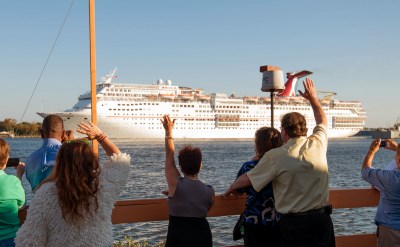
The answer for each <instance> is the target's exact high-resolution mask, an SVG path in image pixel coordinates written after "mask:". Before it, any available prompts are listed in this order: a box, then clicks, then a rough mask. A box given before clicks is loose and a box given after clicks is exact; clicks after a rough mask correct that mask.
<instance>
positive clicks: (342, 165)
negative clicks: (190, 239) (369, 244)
mask: <svg viewBox="0 0 400 247" xmlns="http://www.w3.org/2000/svg"><path fill="white" fill-rule="evenodd" d="M163 141H164V140H158V141H154V140H117V141H116V144H117V146H118V147H119V148H120V149H121V151H122V152H126V153H129V154H130V155H131V157H132V169H131V172H130V174H129V180H128V183H127V185H126V187H125V189H124V191H123V192H122V193H121V195H120V199H139V198H160V197H163V195H162V194H161V191H163V190H165V189H166V180H165V178H164V172H163V167H164V163H163V162H164V160H165V158H164V155H165V154H164V142H163ZM371 141H372V140H371V139H369V138H346V139H331V140H329V146H328V164H329V178H330V188H354V187H368V186H369V184H368V183H366V182H364V181H363V180H362V179H361V175H360V167H361V163H362V162H363V159H364V155H365V153H366V152H367V150H368V147H369V145H370V143H371ZM7 142H8V143H9V144H10V147H11V155H10V157H20V158H21V160H22V161H25V159H26V157H27V156H28V155H29V154H30V153H32V152H33V151H34V150H36V149H37V148H39V147H40V145H41V139H35V138H32V139H18V138H15V139H7ZM175 144H176V150H179V149H180V148H181V147H182V146H183V145H186V144H191V145H193V146H197V147H200V148H201V150H202V152H203V170H202V171H201V172H200V176H199V177H200V179H201V180H202V181H204V182H205V183H207V184H211V185H212V186H213V187H214V189H215V191H216V193H217V194H220V193H222V192H224V191H225V189H226V188H227V187H228V186H229V185H230V184H231V183H232V181H234V179H235V177H236V174H237V172H238V170H239V168H240V167H241V165H242V163H243V162H245V161H247V160H249V159H251V157H252V156H253V155H254V145H253V142H252V140H223V141H219V140H196V141H194V140H176V141H175ZM100 157H101V159H104V153H103V152H102V150H100ZM393 158H394V152H393V151H388V150H380V151H379V152H378V153H377V155H376V156H375V159H374V166H375V167H377V168H382V167H384V166H385V165H386V164H387V163H388V162H390V161H391V160H392V159H393ZM6 172H7V173H15V171H14V170H13V168H11V169H10V168H7V170H6ZM23 184H24V187H25V189H26V193H27V201H28V203H29V201H30V198H31V193H30V186H29V184H28V182H27V181H26V180H25V177H24V181H23ZM375 211H376V208H360V209H336V210H334V212H333V215H332V218H333V221H334V227H335V232H336V235H347V234H360V233H372V232H374V231H375V225H374V223H373V219H374V215H375ZM236 219H237V217H236V216H225V217H215V218H209V222H210V226H211V229H212V233H213V241H214V246H227V245H235V244H239V243H238V242H235V241H233V240H232V228H233V226H234V224H235V222H236ZM166 230H167V222H166V221H161V222H145V223H133V224H119V225H114V237H115V239H116V240H122V239H123V238H124V236H130V237H132V238H133V239H134V240H147V241H148V242H149V243H150V244H156V243H158V242H159V241H162V240H164V239H165V235H166Z"/></svg>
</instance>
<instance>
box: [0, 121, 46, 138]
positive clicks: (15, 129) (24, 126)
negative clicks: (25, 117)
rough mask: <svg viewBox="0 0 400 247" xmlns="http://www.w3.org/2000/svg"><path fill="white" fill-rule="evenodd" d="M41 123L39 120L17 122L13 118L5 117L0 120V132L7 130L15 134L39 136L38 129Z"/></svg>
mask: <svg viewBox="0 0 400 247" xmlns="http://www.w3.org/2000/svg"><path fill="white" fill-rule="evenodd" d="M41 126H42V123H39V122H32V123H28V122H22V123H17V120H15V119H13V118H6V119H4V120H3V121H0V132H1V131H7V132H9V133H11V134H14V135H15V136H39V135H40V133H39V130H40V128H41Z"/></svg>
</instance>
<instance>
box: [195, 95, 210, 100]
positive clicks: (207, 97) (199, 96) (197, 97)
mask: <svg viewBox="0 0 400 247" xmlns="http://www.w3.org/2000/svg"><path fill="white" fill-rule="evenodd" d="M196 99H198V100H210V99H211V96H210V95H196Z"/></svg>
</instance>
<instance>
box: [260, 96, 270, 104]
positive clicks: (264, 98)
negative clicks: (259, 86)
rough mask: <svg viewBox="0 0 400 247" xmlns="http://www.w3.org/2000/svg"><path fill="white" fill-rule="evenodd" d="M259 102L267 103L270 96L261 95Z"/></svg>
mask: <svg viewBox="0 0 400 247" xmlns="http://www.w3.org/2000/svg"><path fill="white" fill-rule="evenodd" d="M259 101H260V103H269V102H271V98H270V97H261V98H259Z"/></svg>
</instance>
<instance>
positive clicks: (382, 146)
mask: <svg viewBox="0 0 400 247" xmlns="http://www.w3.org/2000/svg"><path fill="white" fill-rule="evenodd" d="M387 144H388V143H387V142H386V141H381V144H380V145H379V147H380V148H384V147H387Z"/></svg>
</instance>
